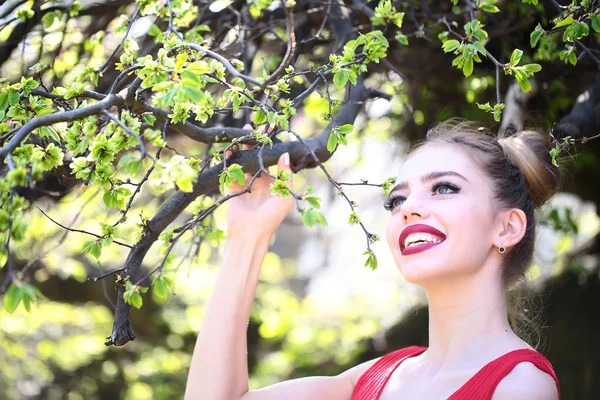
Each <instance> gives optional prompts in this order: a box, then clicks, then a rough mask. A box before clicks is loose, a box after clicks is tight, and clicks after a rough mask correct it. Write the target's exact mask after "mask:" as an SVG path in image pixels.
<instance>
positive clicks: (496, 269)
mask: <svg viewBox="0 0 600 400" xmlns="http://www.w3.org/2000/svg"><path fill="white" fill-rule="evenodd" d="M278 167H279V168H281V169H284V170H289V169H290V167H289V155H288V154H287V153H286V154H284V155H282V157H281V158H280V159H279V163H278ZM246 181H248V179H246ZM270 183H271V180H270V179H269V178H268V177H264V176H263V177H261V178H259V179H257V180H256V181H255V183H254V185H253V188H252V192H251V193H247V194H244V195H242V196H238V197H236V198H233V199H231V200H230V201H229V209H228V220H227V224H228V227H227V229H228V232H227V234H228V240H227V243H226V250H225V256H224V260H223V264H222V266H221V270H220V273H219V276H218V278H217V282H216V286H215V291H214V293H213V295H212V298H211V300H210V303H209V305H208V308H207V311H206V315H205V318H204V321H203V325H202V327H201V329H200V334H199V336H198V340H197V343H196V348H195V350H194V354H193V357H192V363H191V368H190V374H189V377H188V384H187V389H186V398H187V399H219V400H220V399H223V400H231V399H243V400H263V399H273V400H279V399H310V400H314V399H334V400H335V399H339V400H350V399H351V400H365V399H371V400H376V399H379V400H391V399H448V398H450V399H452V400H459V399H486V400H489V399H492V400H504V399H540V400H555V399H558V398H559V386H558V380H557V379H556V375H555V374H554V371H553V370H552V366H551V365H550V363H549V362H548V361H547V360H546V359H545V358H544V357H543V356H542V355H540V354H539V353H537V352H535V351H534V350H533V349H532V348H531V347H530V346H529V345H528V344H527V343H525V342H524V341H523V340H521V339H520V338H519V337H518V336H517V335H516V334H515V333H514V332H513V330H512V329H511V326H510V324H509V319H508V315H507V314H508V312H507V293H508V289H509V288H510V287H511V285H513V284H514V283H515V282H516V281H517V280H518V279H519V278H520V277H522V276H523V274H524V272H525V269H526V268H527V267H528V266H529V264H530V262H531V258H532V253H533V247H534V235H535V220H534V209H537V208H539V207H540V206H541V205H542V204H543V203H544V202H545V201H546V200H547V199H548V198H549V197H550V196H551V195H552V194H553V193H554V192H555V191H556V190H557V188H558V185H559V171H558V168H556V167H554V166H552V163H551V160H550V157H549V154H548V145H547V142H546V141H545V140H544V139H543V137H542V136H540V135H538V134H536V133H534V132H531V131H525V132H521V133H519V134H518V135H515V136H511V137H509V138H502V139H496V138H493V137H491V136H489V135H486V134H483V133H481V132H479V131H478V130H476V129H473V128H470V127H469V126H468V124H464V123H463V124H455V125H452V124H445V125H441V126H439V127H437V128H435V129H433V130H431V131H430V132H428V135H427V139H426V141H425V142H424V144H422V145H421V146H419V147H417V148H416V149H414V150H413V151H411V153H410V154H409V157H408V159H407V160H406V161H405V162H404V164H403V165H402V167H401V168H400V171H399V173H398V177H397V179H396V185H395V187H394V188H393V189H392V191H391V193H390V196H389V198H388V199H387V200H386V202H385V208H386V209H388V210H389V211H391V218H390V220H389V223H388V225H387V232H386V238H387V242H388V244H389V246H390V249H391V251H392V253H393V256H394V259H395V262H396V265H397V266H398V268H399V269H400V272H401V273H402V274H403V276H404V278H405V279H406V280H407V281H409V282H411V283H415V284H418V285H420V286H421V287H422V288H423V289H424V290H425V291H426V293H427V298H428V304H429V347H428V348H421V347H409V348H406V349H400V350H397V351H394V352H392V353H389V354H387V355H385V356H383V357H381V358H378V359H374V360H370V361H367V362H365V363H362V364H360V365H357V366H355V367H354V368H351V369H349V370H347V371H345V372H343V373H341V374H339V375H337V376H332V377H308V378H302V379H295V380H290V381H286V382H282V383H279V384H275V385H272V386H269V387H265V388H262V389H258V390H253V391H248V367H247V354H246V353H247V347H246V328H247V324H248V318H249V315H250V309H251V306H252V301H253V298H254V294H255V290H256V286H257V282H258V277H259V273H260V267H261V263H262V261H263V258H264V256H265V253H266V252H267V248H268V244H269V238H270V237H271V235H272V234H273V232H274V231H275V230H276V229H277V227H278V226H279V224H280V223H281V221H282V220H283V218H284V217H285V215H286V214H287V212H288V211H289V210H290V209H291V208H292V206H293V199H292V198H289V197H288V198H279V197H271V196H270V188H269V184H270ZM289 186H290V188H292V189H293V187H292V182H291V181H289ZM242 189H243V186H237V187H234V188H232V190H233V191H239V190H242Z"/></svg>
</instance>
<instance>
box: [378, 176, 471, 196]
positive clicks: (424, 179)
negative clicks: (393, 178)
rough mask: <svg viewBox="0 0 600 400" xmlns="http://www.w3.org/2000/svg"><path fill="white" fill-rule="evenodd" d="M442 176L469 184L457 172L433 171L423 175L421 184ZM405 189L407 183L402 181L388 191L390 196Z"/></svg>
mask: <svg viewBox="0 0 600 400" xmlns="http://www.w3.org/2000/svg"><path fill="white" fill-rule="evenodd" d="M442 176H457V177H459V178H461V179H464V180H465V181H467V182H469V180H468V179H467V178H465V177H464V176H462V175H461V174H459V173H458V172H454V171H434V172H429V173H427V174H425V175H423V176H422V177H421V182H423V183H426V182H429V181H432V180H434V179H437V178H441V177H442ZM407 187H408V181H402V182H400V183H398V184H397V185H395V186H394V187H393V188H392V190H390V194H392V193H393V192H395V191H396V190H402V189H406V188H407Z"/></svg>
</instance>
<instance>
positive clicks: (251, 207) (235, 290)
mask: <svg viewBox="0 0 600 400" xmlns="http://www.w3.org/2000/svg"><path fill="white" fill-rule="evenodd" d="M285 160H286V159H285V155H284V156H282V157H281V158H280V159H279V162H278V167H279V168H280V169H284V170H288V171H289V170H290V168H289V165H286V163H285ZM288 164H289V161H288ZM263 175H264V174H263ZM290 175H291V172H290ZM249 178H250V176H249V174H246V184H247V183H248V182H249ZM272 181H273V180H272V178H270V177H268V176H261V177H260V178H258V179H257V180H256V181H255V182H254V184H253V185H252V192H251V193H245V194H243V195H241V196H238V197H235V198H232V199H231V200H230V201H229V202H228V210H227V237H228V239H227V243H226V245H225V255H224V258H223V263H222V265H221V269H220V271H219V275H218V277H217V281H216V284H215V288H214V292H213V294H212V296H211V299H210V301H209V304H208V307H207V310H206V314H205V316H204V320H203V322H202V326H201V328H200V333H199V335H198V339H197V341H196V346H195V348H194V353H193V355H192V361H191V366H190V372H189V375H188V381H187V387H186V392H185V399H187V400H192V399H202V400H238V399H243V400H266V399H277V400H280V399H292V400H294V399H296V400H301V399H310V400H314V399H317V398H319V399H321V398H322V399H332V400H336V399H339V400H350V397H351V395H352V390H353V388H354V383H355V381H356V379H358V376H360V374H361V373H362V372H364V370H366V368H368V366H369V365H370V364H371V363H372V362H373V361H374V360H373V361H370V362H368V363H364V364H361V365H359V366H357V367H355V368H352V369H350V370H348V371H346V372H344V373H342V374H340V375H337V376H333V377H310V378H302V379H295V380H290V381H286V382H282V383H279V384H276V385H272V386H269V387H266V388H262V389H258V390H253V391H248V359H247V353H248V349H247V328H248V319H249V317H250V310H251V308H252V302H253V300H254V296H255V293H256V287H257V285H258V278H259V275H260V269H261V266H262V262H263V260H264V257H265V254H266V252H267V250H268V245H269V240H270V237H271V235H272V234H273V232H274V231H275V230H276V229H277V227H278V226H279V224H280V223H281V221H282V220H283V219H284V218H285V215H286V214H287V213H288V211H289V210H290V209H291V208H292V206H293V204H294V200H293V198H291V196H290V197H287V198H281V197H276V196H271V188H270V184H271V183H272ZM287 184H288V187H289V188H290V189H292V188H293V186H292V181H291V178H290V180H289V181H288V182H287ZM243 189H244V186H240V185H237V184H236V185H234V187H233V188H232V189H231V190H232V192H238V191H241V190H243Z"/></svg>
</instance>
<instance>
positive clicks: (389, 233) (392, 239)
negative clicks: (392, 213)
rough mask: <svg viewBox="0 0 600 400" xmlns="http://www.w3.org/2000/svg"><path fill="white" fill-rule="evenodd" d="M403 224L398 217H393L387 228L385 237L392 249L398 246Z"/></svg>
mask: <svg viewBox="0 0 600 400" xmlns="http://www.w3.org/2000/svg"><path fill="white" fill-rule="evenodd" d="M400 231H401V226H400V224H399V222H398V218H397V217H392V219H390V221H389V222H388V223H387V226H386V228H385V238H386V240H387V243H388V246H390V248H391V249H394V248H396V247H398V238H399V237H400Z"/></svg>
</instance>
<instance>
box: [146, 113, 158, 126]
mask: <svg viewBox="0 0 600 400" xmlns="http://www.w3.org/2000/svg"><path fill="white" fill-rule="evenodd" d="M144 121H146V123H147V124H148V125H150V126H152V125H154V122H156V117H155V116H154V115H152V114H144Z"/></svg>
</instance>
